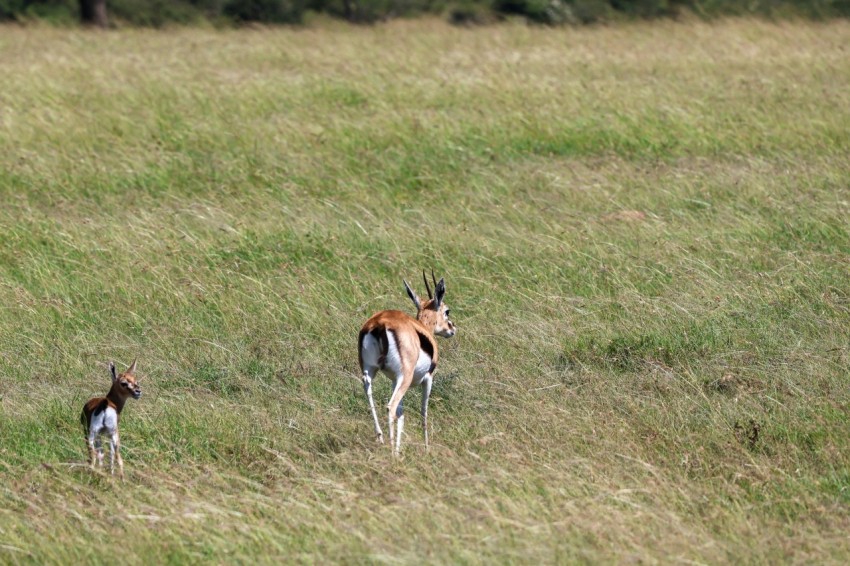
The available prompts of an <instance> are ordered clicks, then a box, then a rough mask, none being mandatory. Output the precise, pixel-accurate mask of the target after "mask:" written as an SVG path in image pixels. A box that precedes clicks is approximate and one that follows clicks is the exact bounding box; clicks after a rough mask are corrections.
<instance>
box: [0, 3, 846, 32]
mask: <svg viewBox="0 0 850 566" xmlns="http://www.w3.org/2000/svg"><path fill="white" fill-rule="evenodd" d="M107 5H108V9H109V12H110V17H111V18H112V19H113V20H114V21H117V22H119V23H121V24H127V25H140V26H153V27H159V26H163V25H166V24H169V23H173V24H191V23H199V22H212V23H217V24H223V23H245V22H261V23H269V24H280V23H289V24H298V23H301V22H302V21H303V20H304V17H305V14H306V13H307V12H308V11H309V12H313V13H323V14H329V15H331V16H334V17H339V18H344V19H347V20H350V21H353V22H360V23H367V22H374V21H377V20H383V19H388V18H395V17H410V16H416V15H420V14H438V15H443V16H446V17H447V18H448V19H449V20H450V21H452V22H454V23H463V24H472V23H487V22H492V21H494V20H496V19H500V18H504V17H510V16H519V17H523V18H526V19H527V20H529V21H531V22H536V23H543V24H556V25H557V24H586V23H596V22H609V21H615V20H624V19H635V18H638V19H647V18H649V19H652V18H666V17H677V16H680V15H682V14H694V15H697V16H700V17H703V18H716V17H720V16H742V15H760V16H766V17H771V18H787V17H806V18H816V19H824V18H832V17H847V16H850V0H752V1H748V2H740V1H738V0H108V2H107ZM78 11H79V8H78V3H77V2H75V1H74V0H0V20H2V19H6V20H18V21H28V20H31V19H45V20H48V21H53V22H63V23H68V22H73V21H76V20H77V18H78Z"/></svg>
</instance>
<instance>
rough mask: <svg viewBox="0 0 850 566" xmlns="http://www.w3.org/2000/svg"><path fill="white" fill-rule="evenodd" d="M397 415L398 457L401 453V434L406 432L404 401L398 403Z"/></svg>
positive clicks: (396, 449) (396, 446)
mask: <svg viewBox="0 0 850 566" xmlns="http://www.w3.org/2000/svg"><path fill="white" fill-rule="evenodd" d="M395 414H396V419H397V420H396V427H397V428H398V430H397V431H396V437H395V455H396V456H398V455H399V454H400V453H401V434H402V432H403V431H404V399H402V400H401V401H399V402H398V408H396V411H395Z"/></svg>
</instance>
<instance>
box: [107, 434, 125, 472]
mask: <svg viewBox="0 0 850 566" xmlns="http://www.w3.org/2000/svg"><path fill="white" fill-rule="evenodd" d="M116 458H117V459H118V475H119V476H120V477H121V479H122V480H123V479H124V461H123V460H122V459H121V440H120V439H119V438H118V431H117V430H116V431H115V432H113V433H112V438H111V439H110V443H109V472H110V473H111V474H112V475H115V459H116Z"/></svg>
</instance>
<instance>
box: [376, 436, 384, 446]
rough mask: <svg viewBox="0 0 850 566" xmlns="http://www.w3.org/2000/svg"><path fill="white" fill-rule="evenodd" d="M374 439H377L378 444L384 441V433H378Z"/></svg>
mask: <svg viewBox="0 0 850 566" xmlns="http://www.w3.org/2000/svg"><path fill="white" fill-rule="evenodd" d="M375 440H376V441H378V443H379V444H383V443H384V435H383V434H379V435H378V436H376V437H375Z"/></svg>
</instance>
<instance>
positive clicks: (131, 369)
mask: <svg viewBox="0 0 850 566" xmlns="http://www.w3.org/2000/svg"><path fill="white" fill-rule="evenodd" d="M127 373H129V374H130V375H133V374H134V373H136V358H133V363H132V364H130V367H128V368H127Z"/></svg>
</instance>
